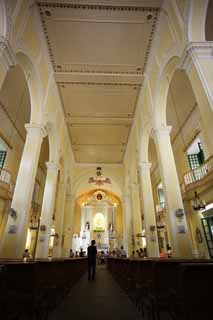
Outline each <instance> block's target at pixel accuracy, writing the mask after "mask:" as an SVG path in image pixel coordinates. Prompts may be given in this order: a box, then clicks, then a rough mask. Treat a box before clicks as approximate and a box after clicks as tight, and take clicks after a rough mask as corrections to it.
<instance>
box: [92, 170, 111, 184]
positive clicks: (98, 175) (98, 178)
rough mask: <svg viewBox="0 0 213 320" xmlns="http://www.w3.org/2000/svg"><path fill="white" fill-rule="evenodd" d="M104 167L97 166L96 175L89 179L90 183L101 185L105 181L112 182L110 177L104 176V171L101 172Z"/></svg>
mask: <svg viewBox="0 0 213 320" xmlns="http://www.w3.org/2000/svg"><path fill="white" fill-rule="evenodd" d="M101 170H102V168H101V167H97V168H96V176H95V177H90V178H89V180H88V183H95V184H96V185H98V186H101V185H103V184H105V183H109V184H111V183H112V182H111V180H110V178H105V177H103V176H102V172H101Z"/></svg>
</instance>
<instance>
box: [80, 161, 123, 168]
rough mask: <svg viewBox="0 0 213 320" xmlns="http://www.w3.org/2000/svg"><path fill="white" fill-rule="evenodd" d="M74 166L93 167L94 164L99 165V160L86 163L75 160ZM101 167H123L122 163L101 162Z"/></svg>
mask: <svg viewBox="0 0 213 320" xmlns="http://www.w3.org/2000/svg"><path fill="white" fill-rule="evenodd" d="M75 166H77V167H95V166H100V163H99V162H94V163H90V162H89V163H88V162H84V163H82V162H76V163H75ZM101 166H102V167H115V168H123V167H124V165H123V163H102V165H101Z"/></svg>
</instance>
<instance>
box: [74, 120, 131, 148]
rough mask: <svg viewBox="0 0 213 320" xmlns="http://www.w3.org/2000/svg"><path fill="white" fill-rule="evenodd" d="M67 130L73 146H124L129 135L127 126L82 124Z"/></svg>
mask: <svg viewBox="0 0 213 320" xmlns="http://www.w3.org/2000/svg"><path fill="white" fill-rule="evenodd" d="M69 129H70V133H71V137H72V143H73V145H75V144H83V145H85V144H87V145H119V144H120V145H122V144H123V145H125V144H126V142H127V138H128V133H129V126H128V125H120V126H118V125H104V124H95V125H94V124H90V125H86V124H83V125H72V126H69Z"/></svg>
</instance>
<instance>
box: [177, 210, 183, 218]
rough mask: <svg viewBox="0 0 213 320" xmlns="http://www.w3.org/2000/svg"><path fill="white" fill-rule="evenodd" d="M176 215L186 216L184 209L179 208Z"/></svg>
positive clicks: (178, 216) (179, 216)
mask: <svg viewBox="0 0 213 320" xmlns="http://www.w3.org/2000/svg"><path fill="white" fill-rule="evenodd" d="M175 216H176V217H177V218H182V217H183V216H184V209H183V208H178V209H177V210H175Z"/></svg>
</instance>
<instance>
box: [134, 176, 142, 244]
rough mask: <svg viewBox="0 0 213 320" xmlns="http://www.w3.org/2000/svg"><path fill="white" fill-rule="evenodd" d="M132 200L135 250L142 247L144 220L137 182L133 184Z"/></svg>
mask: <svg viewBox="0 0 213 320" xmlns="http://www.w3.org/2000/svg"><path fill="white" fill-rule="evenodd" d="M131 200H132V217H133V219H132V220H133V232H134V244H135V245H134V249H138V247H142V240H141V239H142V238H141V237H140V236H139V235H141V234H142V220H141V210H140V202H139V190H138V184H137V182H136V181H134V182H132V183H131Z"/></svg>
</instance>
